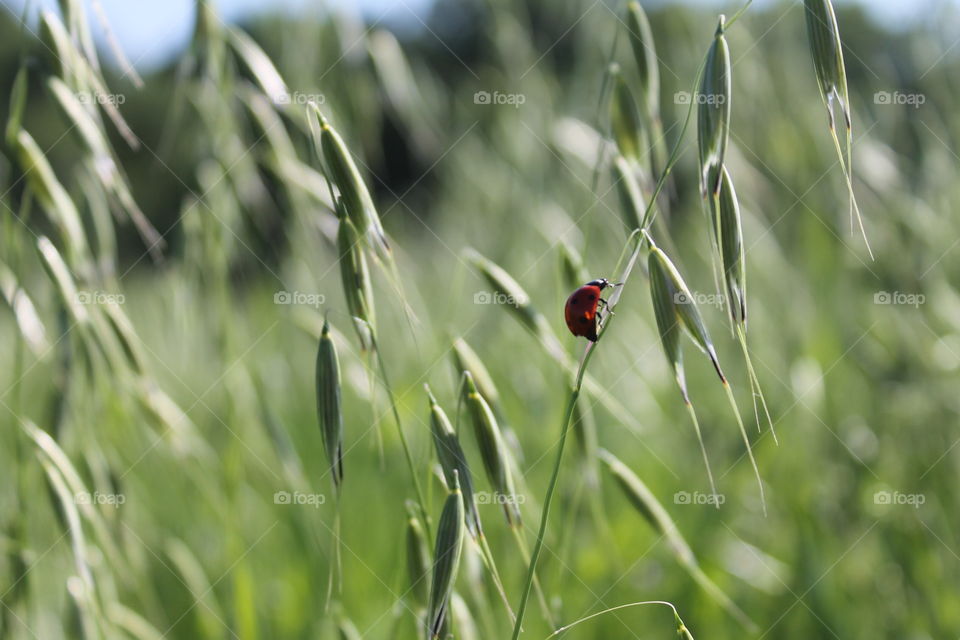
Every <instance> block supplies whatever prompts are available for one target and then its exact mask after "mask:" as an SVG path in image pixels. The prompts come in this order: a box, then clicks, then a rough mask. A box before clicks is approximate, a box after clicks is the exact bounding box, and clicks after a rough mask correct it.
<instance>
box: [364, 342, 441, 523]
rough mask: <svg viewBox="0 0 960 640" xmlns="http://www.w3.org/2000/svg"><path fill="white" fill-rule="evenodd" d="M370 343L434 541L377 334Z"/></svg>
mask: <svg viewBox="0 0 960 640" xmlns="http://www.w3.org/2000/svg"><path fill="white" fill-rule="evenodd" d="M370 342H371V343H372V345H373V350H374V351H375V352H376V354H377V364H378V365H379V366H380V375H381V377H382V378H383V386H384V387H385V388H386V390H387V397H388V398H390V411H391V412H392V413H393V420H394V422H396V424H397V434H398V435H399V436H400V444H401V445H402V446H403V455H404V457H405V458H406V459H407V467H409V469H410V477H411V478H413V488H414V490H415V491H416V493H417V505H418V506H419V507H420V515H421V517H422V518H423V526H424V527H425V528H426V530H427V532H426V533H427V539H428V540H433V532H432V527H431V526H430V513H429V512H428V511H427V503H426V502H425V501H424V499H423V489H421V488H420V480H419V478H418V477H417V468H416V465H414V463H413V454H412V453H411V452H410V445H409V444H408V443H407V436H406V434H405V433H404V432H403V424H402V423H401V422H400V411H399V410H398V409H397V401H396V399H395V398H394V397H393V389H392V388H391V386H390V380H389V378H388V377H387V367H386V365H385V364H384V362H383V355H382V354H381V353H380V344H379V343H378V342H377V337H376V334H374V333H373V331H372V329H371V331H370Z"/></svg>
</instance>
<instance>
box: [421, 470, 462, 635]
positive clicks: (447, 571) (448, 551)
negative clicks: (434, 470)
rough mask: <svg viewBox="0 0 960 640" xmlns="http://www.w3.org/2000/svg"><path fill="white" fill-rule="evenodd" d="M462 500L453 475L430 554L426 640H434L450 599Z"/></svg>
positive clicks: (458, 551)
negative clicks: (431, 564) (430, 572)
mask: <svg viewBox="0 0 960 640" xmlns="http://www.w3.org/2000/svg"><path fill="white" fill-rule="evenodd" d="M464 520H465V518H464V506H463V496H462V494H461V493H460V483H459V480H458V479H457V473H456V472H454V476H453V488H452V490H451V491H450V494H449V495H448V496H447V499H446V502H445V503H444V505H443V512H442V513H441V514H440V523H439V525H438V526H437V541H436V545H435V546H434V552H433V580H432V582H431V584H430V602H429V606H428V608H427V617H426V629H427V640H437V638H439V637H440V632H441V630H442V629H443V624H444V620H445V619H446V616H447V613H448V611H449V608H450V597H451V596H452V594H453V587H454V584H455V583H456V581H457V571H458V570H459V568H460V554H461V552H462V551H463V537H464V536H463V532H464V529H465V525H464Z"/></svg>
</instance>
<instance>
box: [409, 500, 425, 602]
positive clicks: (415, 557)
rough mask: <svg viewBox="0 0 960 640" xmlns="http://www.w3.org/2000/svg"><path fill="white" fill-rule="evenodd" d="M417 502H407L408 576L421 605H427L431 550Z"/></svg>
mask: <svg viewBox="0 0 960 640" xmlns="http://www.w3.org/2000/svg"><path fill="white" fill-rule="evenodd" d="M418 513H419V508H418V507H417V506H416V504H415V503H412V502H409V501H408V502H407V531H406V534H407V535H406V542H407V577H408V579H409V581H410V592H411V593H412V594H413V599H414V601H415V602H416V603H417V605H418V606H419V607H426V606H427V598H428V597H429V595H430V551H429V549H428V544H427V537H426V534H425V533H424V531H423V523H421V522H420V517H419V515H418Z"/></svg>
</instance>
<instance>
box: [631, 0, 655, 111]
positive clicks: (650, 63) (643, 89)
mask: <svg viewBox="0 0 960 640" xmlns="http://www.w3.org/2000/svg"><path fill="white" fill-rule="evenodd" d="M627 33H628V35H629V39H630V47H631V48H632V49H633V57H634V59H635V60H636V62H637V73H638V75H639V77H640V98H641V101H642V102H643V103H644V104H645V105H646V109H647V113H648V114H649V115H650V116H652V117H653V118H657V117H659V113H660V106H659V100H660V67H659V64H658V61H657V48H656V45H655V44H654V41H653V31H652V30H651V29H650V21H649V20H648V19H647V14H646V12H644V10H643V7H641V6H640V3H639V2H636V1H633V2H628V3H627Z"/></svg>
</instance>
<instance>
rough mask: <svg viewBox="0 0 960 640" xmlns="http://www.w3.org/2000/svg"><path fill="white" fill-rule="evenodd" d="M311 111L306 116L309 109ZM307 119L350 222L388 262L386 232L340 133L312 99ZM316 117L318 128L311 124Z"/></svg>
mask: <svg viewBox="0 0 960 640" xmlns="http://www.w3.org/2000/svg"><path fill="white" fill-rule="evenodd" d="M311 111H312V113H313V114H314V115H313V116H312V117H311V116H310V112H311ZM307 117H308V120H309V122H310V126H311V130H312V131H314V141H315V143H316V145H317V147H318V151H319V152H320V154H321V156H322V157H323V160H324V165H325V167H326V169H327V172H328V173H327V177H328V178H329V179H330V181H331V182H333V184H334V185H336V187H337V189H338V190H339V191H340V197H341V198H343V204H344V209H345V211H346V213H347V216H348V217H349V218H350V220H351V221H352V222H353V225H354V226H355V227H356V229H357V232H358V233H359V235H360V237H361V238H362V239H363V242H364V243H365V245H366V246H368V247H370V248H371V249H373V250H374V251H375V252H376V253H377V255H378V256H380V257H381V258H383V259H384V261H385V262H390V263H392V260H393V258H392V256H391V254H390V244H389V242H388V241H387V234H386V232H385V231H384V230H383V226H382V225H381V224H380V216H379V214H378V213H377V209H376V207H375V206H374V204H373V198H372V197H371V196H370V191H369V190H368V189H367V185H366V183H364V181H363V178H361V177H360V171H359V170H358V169H357V165H356V163H355V162H354V161H353V156H352V155H351V154H350V150H349V149H348V148H347V145H346V143H345V142H344V141H343V138H341V137H340V134H339V133H337V131H336V130H335V129H334V128H333V127H332V126H331V125H330V123H329V122H327V119H326V118H325V117H324V116H323V114H322V113H320V109H319V108H318V107H317V106H316V105H315V104H313V103H311V104H310V109H309V110H308V115H307ZM315 119H317V120H319V132H316V131H315V130H314V129H313V128H314V126H315Z"/></svg>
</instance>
